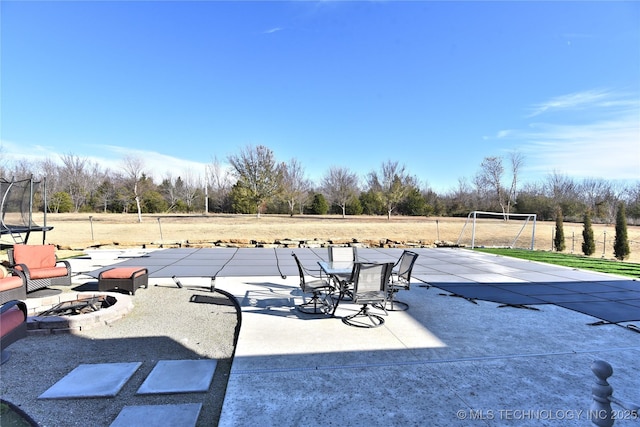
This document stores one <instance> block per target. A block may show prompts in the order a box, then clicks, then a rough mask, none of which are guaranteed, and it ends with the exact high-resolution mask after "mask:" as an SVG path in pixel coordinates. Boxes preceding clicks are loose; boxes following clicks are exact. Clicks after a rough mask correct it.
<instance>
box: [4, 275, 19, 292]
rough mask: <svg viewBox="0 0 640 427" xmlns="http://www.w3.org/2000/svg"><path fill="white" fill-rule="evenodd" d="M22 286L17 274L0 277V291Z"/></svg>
mask: <svg viewBox="0 0 640 427" xmlns="http://www.w3.org/2000/svg"><path fill="white" fill-rule="evenodd" d="M20 286H22V278H21V277H18V276H8V277H5V278H3V279H0V291H8V290H9V289H16V288H19V287H20Z"/></svg>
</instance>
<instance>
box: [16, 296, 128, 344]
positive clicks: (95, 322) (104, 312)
mask: <svg viewBox="0 0 640 427" xmlns="http://www.w3.org/2000/svg"><path fill="white" fill-rule="evenodd" d="M101 295H108V296H112V297H114V298H115V299H116V303H115V304H114V305H112V306H111V307H107V308H102V309H100V310H98V311H94V312H92V313H86V314H78V315H76V316H38V313H42V312H43V311H45V310H48V309H50V308H52V307H54V306H56V305H58V304H60V303H62V302H66V301H73V300H76V299H80V298H90V297H95V296H101ZM132 309H133V299H132V298H131V296H129V295H125V294H120V293H114V292H62V293H60V294H57V295H53V296H48V297H42V298H28V299H27V314H28V316H29V317H28V318H27V332H28V334H29V335H49V334H59V333H72V334H73V333H77V332H80V331H85V330H88V329H91V328H94V327H96V326H102V325H108V324H110V323H112V322H115V321H116V320H118V319H121V318H122V317H124V316H125V315H127V314H128V313H129V312H130V311H131V310H132Z"/></svg>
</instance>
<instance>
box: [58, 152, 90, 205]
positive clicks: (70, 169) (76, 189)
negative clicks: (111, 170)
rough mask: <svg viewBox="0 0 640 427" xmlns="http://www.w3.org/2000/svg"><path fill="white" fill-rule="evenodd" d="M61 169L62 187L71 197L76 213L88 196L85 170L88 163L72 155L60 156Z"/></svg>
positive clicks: (88, 182) (87, 178)
mask: <svg viewBox="0 0 640 427" xmlns="http://www.w3.org/2000/svg"><path fill="white" fill-rule="evenodd" d="M60 160H61V161H62V168H61V169H60V175H61V179H62V181H63V186H64V188H65V189H66V190H67V192H68V193H69V195H70V196H71V201H72V203H73V210H74V211H75V212H78V211H79V210H80V207H81V206H82V205H84V204H85V202H86V200H87V196H88V195H89V187H90V180H91V178H90V174H89V171H88V170H87V169H88V167H89V162H88V160H87V159H86V158H83V157H78V156H76V155H73V154H64V155H62V156H60Z"/></svg>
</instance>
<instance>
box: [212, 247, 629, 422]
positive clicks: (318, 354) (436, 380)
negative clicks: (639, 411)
mask: <svg viewBox="0 0 640 427" xmlns="http://www.w3.org/2000/svg"><path fill="white" fill-rule="evenodd" d="M434 251H439V250H438V249H434ZM430 254H432V255H434V256H435V257H439V256H446V257H447V258H448V263H449V267H448V268H449V269H450V272H449V277H450V278H451V279H456V280H460V277H459V273H458V274H457V273H456V266H457V269H459V271H464V272H465V273H464V274H466V275H467V278H469V276H468V274H469V270H468V269H469V267H468V266H469V265H470V264H473V265H475V266H476V268H478V267H477V265H478V264H479V263H480V264H481V263H486V270H487V271H485V272H478V273H477V274H485V275H486V274H489V270H492V271H493V272H492V273H490V274H497V275H499V274H502V275H503V277H501V278H500V279H499V281H502V282H505V281H509V280H510V279H511V278H512V277H513V274H514V272H517V271H516V270H520V272H522V271H527V272H528V274H529V277H530V280H535V274H536V270H538V271H539V273H538V274H541V275H545V277H547V278H548V275H549V274H553V275H554V276H556V278H560V277H568V278H570V280H576V279H575V277H576V271H575V270H571V269H566V268H562V267H554V266H548V265H542V264H535V263H530V262H525V261H518V260H513V259H508V258H501V257H494V256H489V255H484V254H478V253H474V252H471V251H467V250H455V251H448V252H446V251H445V252H435V253H430ZM507 266H508V268H506V267H507ZM518 266H520V268H518ZM500 267H502V270H503V271H505V272H506V271H508V272H509V273H495V272H496V271H498V270H500ZM423 273H424V272H423ZM580 273H581V280H585V281H592V280H604V279H610V278H611V277H606V276H604V275H600V274H594V273H586V272H580ZM417 276H418V277H424V274H423V275H422V276H421V275H420V273H419V274H418V275H417ZM456 276H458V277H457V278H456ZM439 280H443V278H442V277H440V278H439ZM296 283H297V278H288V279H287V280H282V279H281V278H274V277H270V278H255V277H247V278H220V279H218V282H217V286H219V287H221V288H223V289H225V290H226V291H228V292H231V293H233V294H234V295H235V296H236V298H237V299H238V300H239V301H240V303H241V306H242V327H241V329H240V337H239V340H238V345H237V348H236V354H235V358H234V362H233V366H232V370H231V377H230V379H229V384H228V388H227V393H226V398H225V402H224V406H223V412H222V417H221V420H220V425H221V426H237V425H289V426H293V425H312V424H326V425H354V424H363V425H375V426H388V425H403V426H405V425H429V426H469V425H486V426H502V425H515V426H540V425H563V426H567V425H575V426H584V425H589V422H590V421H589V419H588V418H589V414H588V410H589V405H590V403H591V386H592V384H593V383H594V381H595V377H594V375H593V374H592V372H591V371H590V364H591V362H592V361H593V360H596V359H603V360H606V361H608V362H609V363H611V364H612V365H613V367H614V376H613V377H612V379H611V380H610V383H611V384H612V385H613V388H614V390H615V395H617V396H619V397H621V398H627V399H631V400H633V401H635V402H638V401H639V400H640V392H639V390H640V387H639V386H640V375H639V374H638V366H639V362H638V361H639V360H640V334H638V333H637V332H634V331H632V330H629V329H625V328H623V327H621V326H617V325H600V326H589V325H588V324H590V323H594V322H597V321H598V320H599V319H596V318H593V317H591V316H587V315H584V314H581V313H578V312H575V311H571V310H567V309H565V308H561V307H558V306H555V305H551V304H544V305H536V306H535V308H536V309H525V308H514V307H502V308H499V305H498V304H496V303H493V302H486V301H477V304H476V303H473V302H470V301H468V300H466V299H462V298H457V297H451V296H448V295H449V294H448V293H447V292H443V291H442V290H440V289H438V288H435V287H431V288H427V287H425V286H424V285H421V284H420V282H418V281H415V282H414V283H413V286H412V289H411V290H410V291H407V292H402V293H400V295H399V299H401V300H403V301H406V302H408V303H409V305H410V309H409V310H408V311H406V312H392V313H389V316H388V317H387V318H386V322H385V324H384V325H383V326H382V327H380V328H377V329H359V328H352V327H348V326H346V325H344V324H343V323H342V322H341V321H340V319H339V318H324V317H322V316H315V317H314V316H308V315H302V314H300V313H298V312H297V311H295V310H294V309H293V308H292V306H293V304H294V303H295V302H299V301H300V299H299V295H300V294H299V292H298V290H297V289H296V288H295V285H296ZM532 307H533V306H532ZM354 309H356V306H354V305H351V304H343V305H341V306H340V307H339V308H338V311H337V312H336V316H337V317H341V316H343V315H345V314H348V313H349V312H351V311H352V310H354ZM614 409H618V410H619V411H620V412H619V415H620V416H621V417H622V418H624V415H625V413H624V411H622V410H621V408H619V407H618V408H614ZM626 418H632V417H628V416H627V417H626ZM626 423H629V424H626ZM616 425H637V420H636V421H633V420H619V421H617V422H616Z"/></svg>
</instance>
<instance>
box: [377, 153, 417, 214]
mask: <svg viewBox="0 0 640 427" xmlns="http://www.w3.org/2000/svg"><path fill="white" fill-rule="evenodd" d="M368 184H369V189H370V190H372V191H373V192H375V193H377V194H379V196H380V198H381V199H382V201H383V203H384V205H385V209H386V210H387V219H389V220H390V219H391V213H392V212H393V211H394V210H395V209H396V208H397V207H398V205H399V204H400V202H401V201H402V200H404V199H405V197H407V194H408V193H409V190H410V189H411V188H414V187H417V179H416V178H415V177H412V176H410V175H409V174H408V173H407V172H406V171H405V166H404V165H400V164H399V163H398V162H393V161H391V160H389V161H386V162H384V163H382V166H381V168H380V171H379V172H376V171H371V172H370V173H369V175H368Z"/></svg>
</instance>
